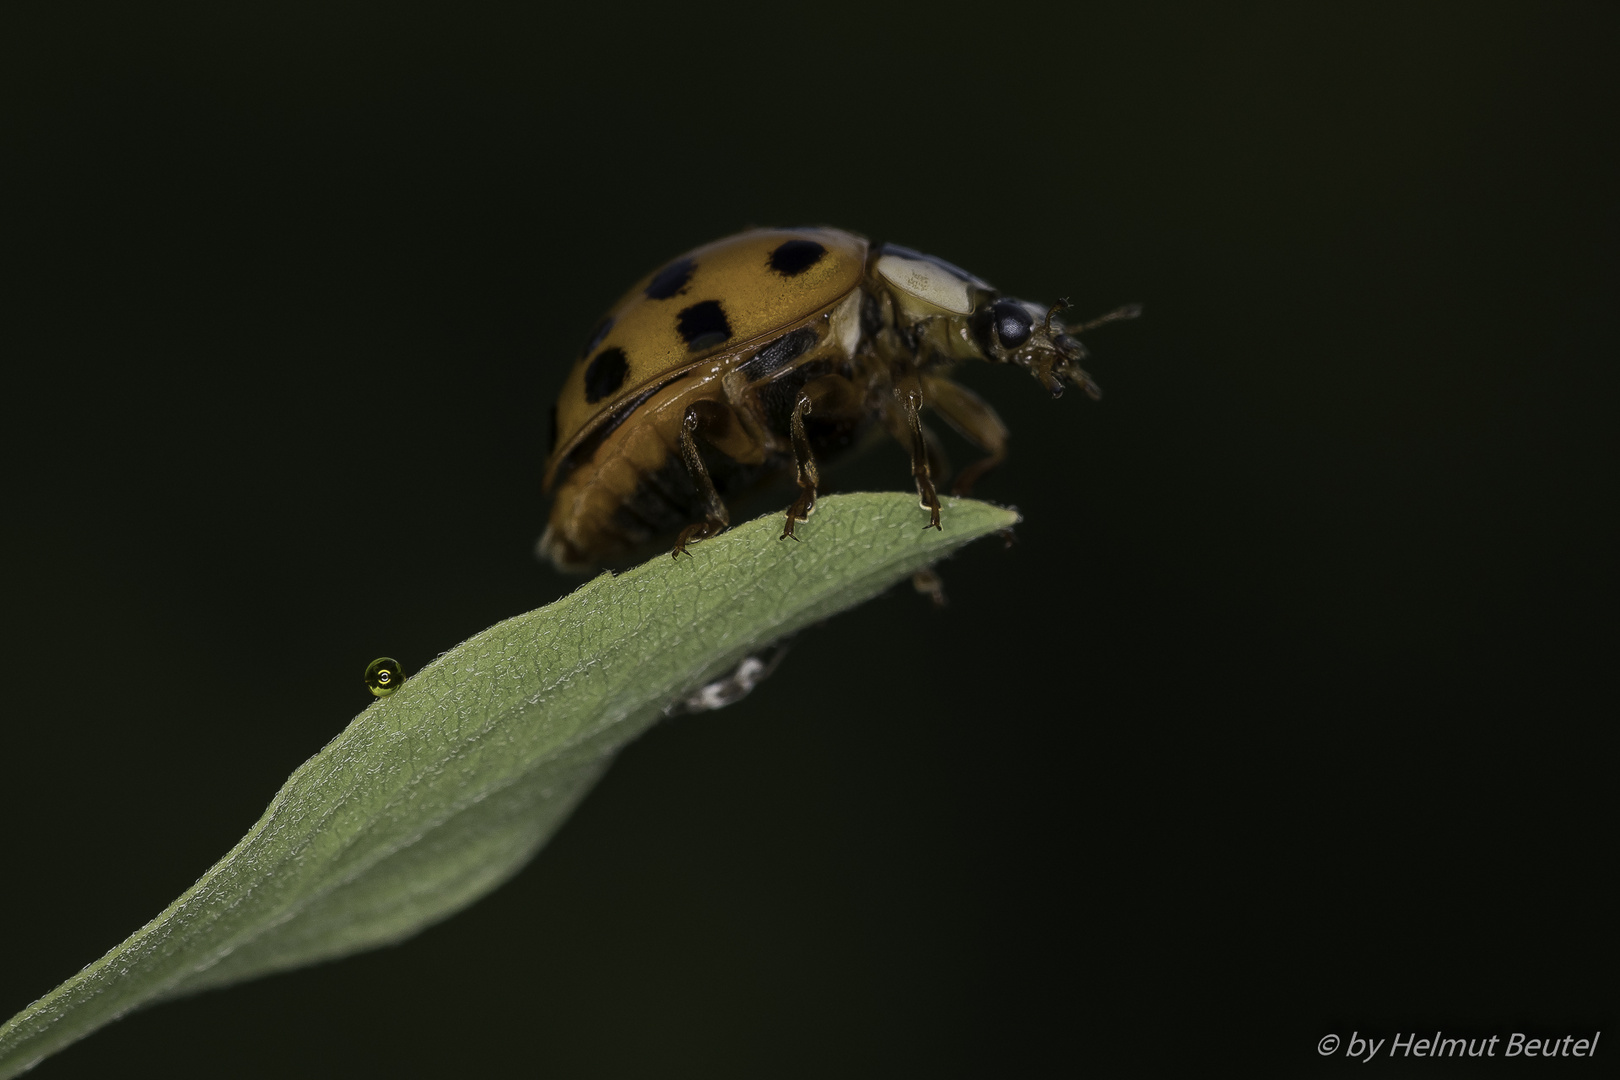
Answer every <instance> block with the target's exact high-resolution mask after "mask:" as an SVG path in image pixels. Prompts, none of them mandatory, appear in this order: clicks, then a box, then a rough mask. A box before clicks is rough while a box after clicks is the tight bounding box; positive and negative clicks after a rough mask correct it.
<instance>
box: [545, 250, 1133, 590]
mask: <svg viewBox="0 0 1620 1080" xmlns="http://www.w3.org/2000/svg"><path fill="white" fill-rule="evenodd" d="M1064 307H1065V303H1064V302H1063V301H1059V302H1058V304H1057V305H1056V306H1054V307H1052V308H1046V307H1044V306H1042V305H1038V304H1032V303H1029V302H1028V301H1024V300H1016V299H1013V298H1011V297H1006V296H1003V295H1001V294H1000V293H999V292H997V291H996V290H995V288H994V287H992V286H991V285H990V284H989V283H988V282H986V281H983V280H982V279H980V278H978V277H975V276H974V275H972V274H970V273H968V272H967V271H965V270H962V269H960V268H959V267H956V266H952V265H951V264H950V263H948V262H945V261H943V260H941V259H936V258H934V257H932V256H929V255H924V254H922V253H920V252H917V251H912V250H910V249H909V248H903V247H899V246H898V245H895V244H884V245H881V246H878V247H872V246H871V245H870V244H869V243H868V242H867V241H866V239H865V238H864V237H860V236H856V235H855V234H854V233H849V232H844V231H842V230H840V229H830V228H806V229H754V230H750V231H748V232H744V233H740V234H738V235H736V236H731V237H727V238H726V239H724V240H717V241H715V242H714V243H712V244H707V245H705V246H703V247H700V248H698V249H696V250H695V251H691V252H688V253H687V254H685V255H682V256H681V257H680V258H678V259H675V260H673V261H672V262H670V263H668V264H666V265H665V266H663V267H661V268H659V269H658V270H657V271H656V272H654V273H652V274H649V275H648V276H647V277H645V278H643V279H642V280H641V281H639V282H637V284H636V285H635V287H634V288H632V289H631V290H630V291H629V292H628V293H627V294H625V296H624V298H623V299H622V300H620V301H619V302H618V303H617V304H616V305H614V307H613V309H612V310H610V311H609V312H608V313H607V317H606V318H604V319H603V320H602V322H601V323H600V324H599V325H598V326H597V327H596V329H595V331H594V332H593V333H592V334H591V337H590V340H589V341H588V342H587V343H586V345H585V348H584V350H583V351H582V352H581V354H580V358H579V361H578V362H577V363H576V364H575V365H574V369H573V370H572V371H571V372H569V374H568V378H567V380H566V381H565V382H564V383H563V387H562V391H561V393H559V394H558V396H557V401H556V404H555V405H554V406H553V410H552V434H551V451H550V458H549V460H548V462H547V464H546V472H545V490H546V491H548V492H550V491H553V490H555V491H556V501H555V502H554V503H553V505H552V508H551V519H550V523H549V524H548V525H547V527H546V531H545V535H544V536H542V537H541V538H540V543H539V551H540V553H541V554H542V555H544V556H545V557H546V558H549V559H550V560H551V561H552V562H553V563H554V564H555V565H556V566H557V567H558V568H559V569H563V570H582V569H586V568H588V567H590V566H591V565H593V564H595V563H597V562H599V561H601V560H603V559H611V558H615V557H622V556H625V555H628V554H630V553H632V552H634V551H635V550H636V549H638V548H642V547H645V546H646V545H647V544H649V543H651V542H653V541H656V540H657V539H659V538H660V537H668V536H674V537H675V538H676V539H675V546H674V551H673V554H675V555H680V554H681V553H682V552H684V551H686V549H687V548H688V547H690V546H691V545H692V544H694V543H697V542H698V541H700V540H704V539H706V538H708V537H711V536H714V535H715V534H716V533H719V532H720V531H722V530H723V529H725V528H726V527H727V526H728V525H729V524H730V516H729V514H728V512H727V510H726V504H725V498H726V497H727V496H732V495H738V494H742V493H746V492H747V491H749V490H751V489H753V488H755V487H758V486H760V485H762V484H764V483H767V482H769V481H770V480H772V479H775V478H776V477H778V476H782V475H788V476H792V477H794V478H795V479H796V480H797V482H798V486H799V494H798V497H797V498H796V499H794V500H793V504H792V505H791V506H790V507H789V508H788V511H787V517H786V521H785V523H784V526H783V529H782V538H783V539H786V538H787V537H789V536H793V531H794V525H795V524H796V523H798V522H801V521H804V520H806V519H807V518H808V517H809V515H810V513H811V511H812V510H813V509H814V508H815V502H816V487H817V485H818V484H819V482H820V471H819V469H818V463H820V462H825V461H827V460H830V459H832V458H835V457H837V456H839V455H840V454H842V453H844V452H845V451H848V450H850V449H852V448H854V447H857V446H859V445H860V444H861V443H862V442H863V441H864V437H865V436H866V435H867V434H868V433H869V432H870V431H872V430H873V429H874V428H878V427H881V428H882V429H883V430H885V431H887V432H888V433H889V434H890V435H892V436H893V437H894V438H896V439H898V440H899V441H900V442H901V443H902V444H903V445H905V446H906V447H907V448H908V449H909V450H910V453H911V473H912V478H913V480H914V481H915V482H916V485H917V495H918V498H919V500H920V503H921V506H922V508H923V509H925V510H927V511H928V512H929V522H928V523H929V525H931V526H933V527H935V528H938V527H939V514H940V506H939V498H938V495H937V494H936V491H935V477H936V476H937V475H938V474H939V472H940V471H941V468H940V462H942V461H943V456H942V455H941V454H940V452H939V450H938V447H937V443H936V441H935V439H934V437H933V435H932V434H931V433H930V432H929V430H928V429H927V428H926V427H925V426H924V425H923V412H924V410H929V411H932V412H933V413H935V414H937V415H939V416H941V417H943V418H944V419H945V421H946V422H947V423H949V424H950V425H951V426H952V427H954V428H955V429H956V430H957V431H959V432H961V434H962V435H963V436H965V437H966V438H967V439H968V440H969V441H970V442H972V443H974V444H975V445H977V446H978V447H979V448H980V449H981V450H983V451H984V453H985V455H986V456H985V457H984V458H983V459H982V460H980V461H978V462H976V463H975V464H973V465H970V466H969V467H968V468H966V469H964V470H963V471H962V472H961V473H960V474H959V475H958V476H957V478H956V481H955V484H954V485H953V491H954V492H955V493H957V494H962V493H965V492H966V491H967V490H968V488H969V487H970V486H971V485H972V484H973V482H974V481H975V480H977V479H978V478H979V477H980V476H982V475H983V474H984V472H985V471H986V470H987V469H990V468H991V467H993V466H994V465H996V464H997V463H999V462H1000V461H1001V460H1002V459H1003V458H1004V457H1005V456H1006V453H1007V428H1006V425H1005V424H1003V423H1002V421H1001V418H1000V417H998V416H997V415H996V413H995V410H993V409H992V408H991V407H990V406H989V405H988V404H986V403H985V402H984V401H983V399H981V398H980V397H979V396H978V395H976V394H974V393H973V392H972V391H971V390H968V389H967V388H966V387H964V386H962V385H960V384H959V383H956V382H954V381H952V379H951V378H950V377H949V371H950V368H951V367H952V366H953V365H954V364H956V363H957V362H958V361H961V360H985V361H989V362H990V363H996V364H1016V365H1018V366H1019V367H1022V368H1024V369H1025V370H1027V371H1028V372H1029V373H1030V374H1031V375H1032V376H1034V378H1035V380H1036V381H1037V382H1039V383H1040V384H1041V385H1042V386H1044V387H1045V388H1046V389H1047V390H1048V391H1049V392H1050V393H1051V394H1052V396H1054V397H1056V396H1058V395H1060V394H1062V393H1063V389H1064V387H1065V386H1066V385H1069V384H1073V385H1075V386H1079V387H1081V388H1082V389H1083V390H1085V391H1086V393H1088V394H1089V395H1091V396H1092V397H1093V398H1095V397H1097V396H1098V390H1097V385H1096V383H1094V382H1093V381H1092V380H1091V376H1089V375H1087V374H1086V373H1085V372H1084V371H1083V370H1081V368H1080V366H1079V363H1080V361H1081V360H1082V359H1084V357H1085V355H1086V351H1085V348H1084V347H1083V346H1082V345H1081V344H1080V342H1079V341H1078V340H1077V339H1076V337H1075V335H1076V334H1078V333H1080V332H1082V331H1085V330H1089V329H1091V328H1092V327H1094V326H1098V325H1101V324H1102V323H1105V322H1112V321H1114V320H1116V319H1126V318H1132V317H1134V316H1136V315H1137V314H1139V313H1140V310H1141V309H1140V307H1138V306H1136V305H1132V306H1129V307H1123V308H1120V309H1119V310H1117V311H1114V312H1111V313H1110V314H1108V315H1104V316H1103V317H1102V318H1100V319H1094V320H1092V321H1091V322H1089V323H1087V324H1085V325H1084V326H1078V327H1069V326H1065V325H1064V324H1063V323H1061V322H1059V321H1057V319H1056V316H1057V314H1058V312H1059V311H1061V310H1062V309H1063V308H1064Z"/></svg>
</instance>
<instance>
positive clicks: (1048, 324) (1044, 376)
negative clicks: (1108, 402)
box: [973, 296, 1142, 398]
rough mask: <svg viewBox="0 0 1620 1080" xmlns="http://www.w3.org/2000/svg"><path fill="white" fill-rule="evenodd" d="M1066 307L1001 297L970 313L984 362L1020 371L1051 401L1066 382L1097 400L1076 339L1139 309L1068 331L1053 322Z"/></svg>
mask: <svg viewBox="0 0 1620 1080" xmlns="http://www.w3.org/2000/svg"><path fill="white" fill-rule="evenodd" d="M1068 306H1069V302H1068V301H1067V300H1059V301H1058V302H1057V303H1056V304H1053V305H1052V306H1051V307H1050V308H1043V307H1042V306H1041V305H1039V304H1032V303H1030V302H1029V301H1027V300H1014V299H1012V298H1011V297H1006V296H1004V297H1001V298H1000V299H998V300H996V301H995V302H994V303H991V304H987V305H985V306H984V307H982V308H980V309H979V310H978V311H976V312H974V316H973V323H974V326H973V329H974V331H975V333H974V336H975V337H976V338H977V339H978V342H979V347H980V348H981V349H982V350H983V351H984V353H985V358H986V359H988V360H991V361H994V362H996V363H1002V364H1017V365H1018V366H1020V367H1022V368H1024V369H1026V370H1027V371H1028V372H1029V373H1030V374H1031V375H1033V376H1034V377H1035V381H1036V382H1038V383H1040V384H1041V385H1042V386H1044V387H1046V389H1047V390H1048V391H1050V392H1051V394H1052V396H1053V397H1061V396H1062V395H1063V390H1064V387H1065V385H1066V384H1068V383H1073V384H1074V385H1075V386H1078V387H1080V388H1081V389H1083V390H1084V391H1085V392H1086V393H1087V394H1088V395H1090V396H1091V397H1092V398H1098V397H1101V396H1102V391H1101V390H1100V389H1099V388H1098V386H1097V384H1096V383H1095V382H1093V381H1092V379H1091V376H1090V375H1087V374H1086V373H1085V371H1084V369H1082V368H1081V367H1080V362H1081V361H1082V360H1084V359H1085V358H1086V347H1085V346H1084V345H1082V344H1080V339H1079V337H1078V336H1077V335H1079V334H1082V333H1084V332H1085V331H1087V330H1091V329H1093V328H1094V327H1098V326H1101V325H1102V324H1104V323H1109V322H1114V321H1115V320H1118V319H1134V318H1136V317H1137V316H1138V315H1140V314H1141V313H1142V305H1140V304H1130V305H1128V306H1126V307H1122V308H1120V309H1118V310H1117V311H1111V312H1109V313H1108V314H1107V315H1104V316H1103V317H1102V318H1100V319H1092V320H1091V321H1090V322H1088V323H1085V324H1084V325H1081V326H1076V327H1072V328H1070V327H1065V326H1064V325H1063V324H1062V323H1061V322H1058V321H1057V319H1056V318H1055V317H1056V315H1057V314H1058V312H1060V311H1062V310H1063V309H1064V308H1066V307H1068Z"/></svg>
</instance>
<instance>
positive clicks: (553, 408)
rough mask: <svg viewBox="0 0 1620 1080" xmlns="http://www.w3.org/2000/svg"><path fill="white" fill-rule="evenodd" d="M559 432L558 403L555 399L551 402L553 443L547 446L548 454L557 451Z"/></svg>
mask: <svg viewBox="0 0 1620 1080" xmlns="http://www.w3.org/2000/svg"><path fill="white" fill-rule="evenodd" d="M557 434H558V432H557V403H556V402H555V401H553V402H552V403H551V445H550V446H547V447H546V453H547V454H548V455H550V454H555V453H556V452H557Z"/></svg>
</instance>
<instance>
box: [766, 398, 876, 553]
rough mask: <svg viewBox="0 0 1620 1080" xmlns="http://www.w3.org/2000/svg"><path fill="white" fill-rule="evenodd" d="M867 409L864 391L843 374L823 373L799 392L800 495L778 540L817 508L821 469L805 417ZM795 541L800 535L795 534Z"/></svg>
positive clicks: (794, 428) (796, 447) (795, 434)
mask: <svg viewBox="0 0 1620 1080" xmlns="http://www.w3.org/2000/svg"><path fill="white" fill-rule="evenodd" d="M862 408H863V403H862V397H861V392H860V391H859V390H857V389H855V384H854V383H852V382H850V381H849V380H848V379H846V378H844V377H843V376H842V375H823V376H821V377H820V378H816V379H811V380H810V381H809V382H807V383H805V384H804V387H803V388H802V389H801V390H800V391H799V396H798V398H797V400H795V401H794V403H793V418H792V421H791V423H790V425H789V426H790V429H791V430H790V435H791V437H792V440H793V463H794V465H795V467H796V470H797V475H796V479H797V480H798V483H799V496H798V498H796V499H794V500H793V505H792V506H790V507H788V512H787V521H786V522H784V523H783V525H782V535H781V536H779V537H777V539H778V540H786V539H787V538H788V537H790V536H793V523H794V522H796V521H808V520H809V518H810V511H812V510H814V509H815V507H816V488H817V487H818V486H819V485H820V484H821V472H820V470H818V469H817V468H816V458H815V454H813V453H812V452H811V450H810V437H809V436H808V435H807V434H806V433H805V430H804V418H805V417H806V416H808V415H810V413H811V412H812V411H813V412H815V413H817V414H818V415H821V416H826V417H829V418H834V417H840V416H848V415H851V414H853V413H856V412H859V411H860V410H861V409H862ZM793 538H794V539H795V540H797V539H798V537H796V536H794V537H793Z"/></svg>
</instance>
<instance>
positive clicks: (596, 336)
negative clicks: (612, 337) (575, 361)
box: [579, 315, 613, 356]
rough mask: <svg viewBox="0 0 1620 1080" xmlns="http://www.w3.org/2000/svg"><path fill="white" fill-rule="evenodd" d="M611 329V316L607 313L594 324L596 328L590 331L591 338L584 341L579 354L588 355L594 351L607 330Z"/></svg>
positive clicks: (606, 334) (605, 335)
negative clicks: (606, 315)
mask: <svg viewBox="0 0 1620 1080" xmlns="http://www.w3.org/2000/svg"><path fill="white" fill-rule="evenodd" d="M611 329H613V316H611V315H609V316H608V317H607V318H605V319H603V320H602V321H601V322H599V323H597V324H596V329H595V330H592V331H591V339H590V340H589V341H587V342H586V343H585V347H584V348H583V349H581V350H579V355H581V356H589V355H591V353H593V352H595V351H596V347H597V346H598V345H600V344H602V339H603V338H605V337H607V336H608V331H609V330H611Z"/></svg>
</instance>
